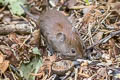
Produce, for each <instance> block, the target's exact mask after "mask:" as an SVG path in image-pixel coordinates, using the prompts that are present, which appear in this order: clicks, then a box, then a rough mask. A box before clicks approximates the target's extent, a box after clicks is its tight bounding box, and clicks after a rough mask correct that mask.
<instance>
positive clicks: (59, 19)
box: [39, 10, 84, 57]
mask: <svg viewBox="0 0 120 80" xmlns="http://www.w3.org/2000/svg"><path fill="white" fill-rule="evenodd" d="M39 27H40V29H41V33H42V34H43V36H44V37H45V39H46V40H47V42H48V44H49V45H50V46H52V48H53V50H54V51H55V52H59V53H60V54H61V55H64V56H68V57H69V56H74V57H78V56H79V57H82V56H83V55H84V52H83V45H82V41H81V40H80V37H79V36H78V34H77V33H76V32H75V30H73V28H72V24H71V23H70V22H69V21H68V19H67V18H66V17H65V16H64V15H63V14H62V13H60V12H58V11H56V10H48V11H46V12H45V13H44V14H42V15H41V16H40V18H39Z"/></svg>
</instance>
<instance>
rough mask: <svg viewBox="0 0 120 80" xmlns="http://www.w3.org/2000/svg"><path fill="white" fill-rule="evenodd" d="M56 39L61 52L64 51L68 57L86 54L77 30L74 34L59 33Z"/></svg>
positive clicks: (63, 53)
mask: <svg viewBox="0 0 120 80" xmlns="http://www.w3.org/2000/svg"><path fill="white" fill-rule="evenodd" d="M56 39H57V40H56V41H57V43H58V45H57V46H56V47H57V49H59V52H60V53H62V56H64V57H68V58H72V57H73V58H78V57H79V58H81V57H83V55H84V51H83V45H82V42H81V40H80V38H79V36H78V34H76V33H75V32H72V34H69V36H68V35H67V34H64V33H57V35H56ZM57 51H58V50H57Z"/></svg>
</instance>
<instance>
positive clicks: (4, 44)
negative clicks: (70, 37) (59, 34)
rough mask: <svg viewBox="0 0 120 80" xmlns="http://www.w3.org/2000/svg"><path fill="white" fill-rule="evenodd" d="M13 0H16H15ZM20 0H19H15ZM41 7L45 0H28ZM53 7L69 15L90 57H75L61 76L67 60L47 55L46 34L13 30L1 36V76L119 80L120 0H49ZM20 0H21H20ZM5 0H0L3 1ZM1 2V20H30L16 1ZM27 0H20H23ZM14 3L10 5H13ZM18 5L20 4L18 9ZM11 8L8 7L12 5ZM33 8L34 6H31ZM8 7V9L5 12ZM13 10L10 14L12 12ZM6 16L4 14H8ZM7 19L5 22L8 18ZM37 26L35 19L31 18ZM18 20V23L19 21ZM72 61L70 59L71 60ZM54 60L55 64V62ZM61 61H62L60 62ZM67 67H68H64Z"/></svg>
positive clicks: (13, 78) (17, 79)
mask: <svg viewBox="0 0 120 80" xmlns="http://www.w3.org/2000/svg"><path fill="white" fill-rule="evenodd" d="M13 1H14V0H13ZM15 1H17V0H15ZM27 1H28V4H29V5H32V6H34V8H35V9H37V10H39V11H42V5H43V0H40V1H39V0H27ZM49 1H50V5H51V7H52V8H54V9H57V10H59V11H61V13H63V14H64V15H65V16H67V17H68V19H69V21H70V22H71V23H72V25H73V27H75V29H76V30H77V31H78V33H79V35H80V36H81V37H82V40H83V41H84V45H85V46H86V56H87V59H77V62H74V61H72V64H74V66H72V68H73V69H72V70H71V69H70V70H68V69H67V70H68V71H66V72H65V73H64V74H63V75H62V76H61V75H59V74H58V73H55V72H54V71H53V69H57V71H59V72H61V73H62V70H61V68H62V69H65V68H66V67H65V65H67V64H68V63H67V61H66V60H65V62H64V63H63V61H64V60H61V61H59V60H57V57H56V55H53V56H48V55H47V53H49V50H47V49H46V44H45V41H44V38H43V37H42V36H40V34H38V32H39V31H38V32H37V33H36V32H34V31H35V30H34V29H31V34H29V35H24V34H22V35H21V34H17V33H15V32H14V33H10V34H7V35H1V36H0V73H1V74H0V79H10V80H24V79H26V80H119V79H120V68H119V66H120V64H119V63H120V38H119V34H120V30H119V29H120V10H119V8H120V5H119V4H120V2H119V0H108V1H104V0H95V1H92V0H49ZM18 2H19V0H18ZM1 3H2V4H3V0H0V4H1ZM9 3H10V4H9V6H8V5H4V6H1V5H0V24H5V25H6V24H8V25H10V24H11V23H12V21H15V20H17V21H27V20H26V19H28V18H27V17H25V18H23V17H21V16H18V17H15V16H12V15H13V14H17V15H23V12H22V11H21V9H19V6H18V5H17V4H19V3H17V2H16V4H14V5H12V4H13V3H11V2H9ZM24 3H25V2H20V4H24ZM10 6H11V7H10ZM15 6H17V7H18V10H16V8H17V7H16V8H15ZM8 8H9V9H10V10H9V9H8ZM31 10H33V12H34V9H32V8H31ZM5 11H7V12H5ZM10 14H11V15H10ZM6 15H7V16H8V17H7V18H4V17H5V16H6ZM5 21H6V22H5ZM28 21H29V24H30V25H32V26H34V27H33V28H35V27H36V26H35V25H34V22H32V21H31V20H28ZM16 24H17V23H16ZM70 63H71V61H70ZM53 64H54V65H55V66H53ZM60 64H62V65H63V66H62V65H60ZM64 67H65V68H64Z"/></svg>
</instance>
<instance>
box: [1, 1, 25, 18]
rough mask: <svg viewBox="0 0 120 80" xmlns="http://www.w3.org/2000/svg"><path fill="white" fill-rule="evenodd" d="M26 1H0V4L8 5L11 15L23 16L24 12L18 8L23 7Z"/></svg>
mask: <svg viewBox="0 0 120 80" xmlns="http://www.w3.org/2000/svg"><path fill="white" fill-rule="evenodd" d="M25 2H26V0H0V3H2V4H3V5H7V4H9V5H8V8H9V9H10V11H11V13H12V14H16V15H19V16H20V15H22V14H24V10H23V9H22V8H21V7H20V5H24V4H25Z"/></svg>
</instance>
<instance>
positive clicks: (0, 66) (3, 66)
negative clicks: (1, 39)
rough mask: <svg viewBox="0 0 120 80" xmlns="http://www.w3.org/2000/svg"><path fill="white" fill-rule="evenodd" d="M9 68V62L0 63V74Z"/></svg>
mask: <svg viewBox="0 0 120 80" xmlns="http://www.w3.org/2000/svg"><path fill="white" fill-rule="evenodd" d="M8 67H9V61H8V60H5V61H4V62H3V63H0V71H1V73H4V72H5V71H6V70H7V68H8Z"/></svg>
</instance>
